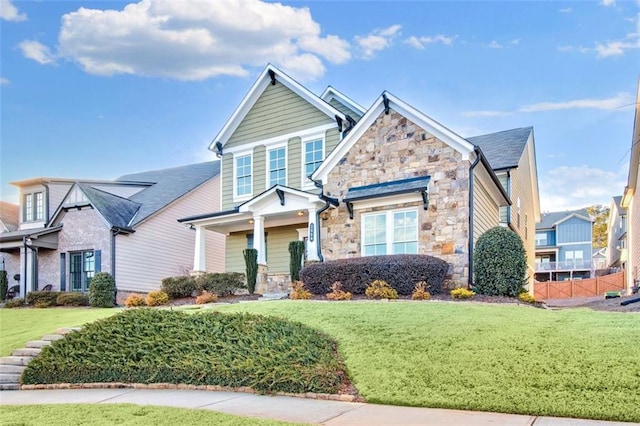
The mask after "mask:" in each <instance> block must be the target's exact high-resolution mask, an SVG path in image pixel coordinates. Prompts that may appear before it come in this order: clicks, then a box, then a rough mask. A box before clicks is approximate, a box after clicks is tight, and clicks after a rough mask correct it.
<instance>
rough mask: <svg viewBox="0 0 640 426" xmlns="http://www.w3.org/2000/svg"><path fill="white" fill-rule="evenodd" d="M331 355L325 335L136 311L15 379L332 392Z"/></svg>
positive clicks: (339, 368)
mask: <svg viewBox="0 0 640 426" xmlns="http://www.w3.org/2000/svg"><path fill="white" fill-rule="evenodd" d="M132 342H134V344H132ZM336 353H337V344H336V342H335V341H333V340H332V339H330V338H329V337H328V336H326V335H325V334H323V333H321V332H319V331H316V330H314V329H312V328H310V327H308V326H305V325H303V324H300V323H294V322H290V321H287V320H284V319H281V318H276V317H265V316H258V315H250V314H242V313H237V314H221V313H218V312H201V313H194V314H187V313H185V312H180V311H170V310H158V309H148V308H140V309H132V310H127V311H124V312H122V313H119V314H117V315H114V316H112V317H109V318H105V319H102V320H99V321H96V322H93V323H90V324H87V325H85V326H84V327H83V328H82V329H81V330H79V331H75V332H73V333H70V334H67V335H66V336H65V338H64V339H60V340H57V341H55V342H53V343H52V344H51V346H47V347H45V348H43V350H42V352H41V353H40V354H39V355H38V357H37V358H34V359H33V360H32V361H31V362H30V363H29V365H27V367H26V369H25V370H24V372H23V374H22V378H21V380H22V383H23V384H47V383H108V382H122V383H176V384H178V383H184V384H192V385H218V386H229V387H242V386H250V387H252V388H253V389H255V390H256V391H259V392H278V391H281V392H295V393H301V392H317V393H337V392H338V391H339V390H340V388H341V387H342V386H343V385H344V383H345V381H346V377H347V376H346V372H345V367H344V364H343V363H342V361H341V360H340V359H339V358H338V357H337V356H336Z"/></svg>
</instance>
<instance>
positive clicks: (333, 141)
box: [324, 127, 340, 158]
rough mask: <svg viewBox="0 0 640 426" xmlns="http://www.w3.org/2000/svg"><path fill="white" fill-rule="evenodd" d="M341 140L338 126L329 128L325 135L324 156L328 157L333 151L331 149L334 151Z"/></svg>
mask: <svg viewBox="0 0 640 426" xmlns="http://www.w3.org/2000/svg"><path fill="white" fill-rule="evenodd" d="M339 142H340V132H339V131H338V128H337V127H336V128H335V129H329V130H327V132H326V133H325V136H324V157H325V158H327V156H328V155H329V154H330V153H331V151H333V148H335V147H336V145H338V143H339Z"/></svg>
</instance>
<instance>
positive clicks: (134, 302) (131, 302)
mask: <svg viewBox="0 0 640 426" xmlns="http://www.w3.org/2000/svg"><path fill="white" fill-rule="evenodd" d="M124 306H126V307H127V308H139V307H141V306H147V301H146V300H145V297H144V296H143V295H141V294H137V293H131V294H130V295H129V296H127V298H126V300H125V301H124Z"/></svg>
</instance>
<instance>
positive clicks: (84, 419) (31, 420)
mask: <svg viewBox="0 0 640 426" xmlns="http://www.w3.org/2000/svg"><path fill="white" fill-rule="evenodd" d="M0 417H1V418H2V424H3V425H4V426H18V425H19V426H32V425H33V426H40V425H49V426H69V425H92V426H103V425H104V426H111V425H217V426H253V425H257V426H280V425H282V426H284V425H296V424H299V423H287V422H280V421H276V420H264V419H256V418H250V417H240V416H232V415H229V414H223V413H216V412H213V411H208V410H196V409H187V408H167V407H152V406H139V405H133V404H61V405H4V406H0Z"/></svg>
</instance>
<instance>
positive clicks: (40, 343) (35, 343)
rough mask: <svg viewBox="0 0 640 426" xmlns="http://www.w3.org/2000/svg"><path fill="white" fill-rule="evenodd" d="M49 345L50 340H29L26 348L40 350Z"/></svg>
mask: <svg viewBox="0 0 640 426" xmlns="http://www.w3.org/2000/svg"><path fill="white" fill-rule="evenodd" d="M49 345H51V340H31V341H30V342H27V344H26V347H27V348H40V349H42V348H44V347H45V346H49Z"/></svg>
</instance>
